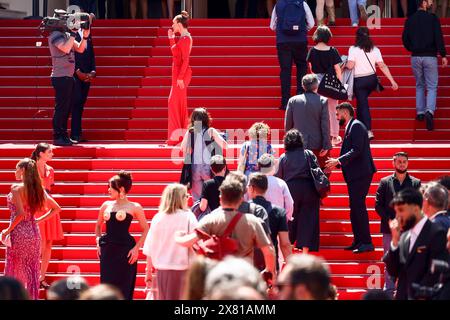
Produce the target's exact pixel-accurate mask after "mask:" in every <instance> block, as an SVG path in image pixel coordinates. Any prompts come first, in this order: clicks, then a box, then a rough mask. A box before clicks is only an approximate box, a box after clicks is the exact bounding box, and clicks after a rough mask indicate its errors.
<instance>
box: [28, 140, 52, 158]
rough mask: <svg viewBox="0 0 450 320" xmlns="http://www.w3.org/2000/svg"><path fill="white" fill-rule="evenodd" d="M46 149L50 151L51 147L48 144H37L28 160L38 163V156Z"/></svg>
mask: <svg viewBox="0 0 450 320" xmlns="http://www.w3.org/2000/svg"><path fill="white" fill-rule="evenodd" d="M48 149H51V146H50V145H49V144H48V143H45V142H41V143H39V144H38V145H37V146H36V148H35V149H34V150H33V152H32V153H31V156H30V158H31V159H32V160H34V161H38V160H39V158H40V156H39V155H40V154H41V152H45V151H47V150H48Z"/></svg>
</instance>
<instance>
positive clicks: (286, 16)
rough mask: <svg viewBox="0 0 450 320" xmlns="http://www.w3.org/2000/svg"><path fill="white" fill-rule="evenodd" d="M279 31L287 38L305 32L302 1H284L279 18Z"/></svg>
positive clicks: (304, 14)
mask: <svg viewBox="0 0 450 320" xmlns="http://www.w3.org/2000/svg"><path fill="white" fill-rule="evenodd" d="M278 19H280V20H281V23H280V29H281V31H282V32H283V33H284V34H286V35H288V36H295V35H298V34H299V33H301V32H304V31H306V13H305V8H304V7H303V0H295V1H286V5H285V6H284V8H283V12H282V15H281V17H278Z"/></svg>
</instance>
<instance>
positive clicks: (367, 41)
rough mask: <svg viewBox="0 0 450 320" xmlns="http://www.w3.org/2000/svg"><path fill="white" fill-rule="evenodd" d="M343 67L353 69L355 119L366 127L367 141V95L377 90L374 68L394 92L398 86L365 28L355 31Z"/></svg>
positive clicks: (368, 119)
mask: <svg viewBox="0 0 450 320" xmlns="http://www.w3.org/2000/svg"><path fill="white" fill-rule="evenodd" d="M345 67H346V68H348V69H353V68H354V69H355V73H354V74H355V76H354V85H353V92H354V95H355V97H356V103H357V104H356V105H357V119H358V120H360V121H361V122H362V123H364V125H365V126H366V127H367V130H368V131H369V132H368V135H369V139H373V138H374V135H373V133H372V123H371V122H372V119H371V117H370V110H369V95H370V94H371V93H372V91H374V90H375V89H376V88H377V83H378V78H377V75H376V72H375V70H376V69H375V67H378V68H380V69H381V71H382V72H383V74H384V75H385V76H386V77H387V78H388V79H389V81H390V82H391V85H392V89H393V90H394V91H395V90H398V85H397V83H396V82H395V80H394V78H393V77H392V75H391V72H390V71H389V68H388V66H387V65H386V64H385V63H384V62H383V57H382V56H381V52H380V49H378V48H377V47H376V46H375V45H374V44H373V42H372V39H371V38H370V36H369V29H368V28H367V27H359V28H358V30H357V31H356V41H355V45H354V46H352V47H350V49H349V50H348V61H347V63H346V65H345Z"/></svg>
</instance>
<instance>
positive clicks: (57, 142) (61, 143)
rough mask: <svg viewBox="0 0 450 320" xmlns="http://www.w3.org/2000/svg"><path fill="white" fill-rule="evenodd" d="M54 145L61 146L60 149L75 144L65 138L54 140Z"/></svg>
mask: <svg viewBox="0 0 450 320" xmlns="http://www.w3.org/2000/svg"><path fill="white" fill-rule="evenodd" d="M53 144H54V145H55V146H60V147H70V146H71V145H72V144H73V143H72V142H71V141H70V140H69V138H67V139H65V138H62V137H60V138H57V139H54V140H53Z"/></svg>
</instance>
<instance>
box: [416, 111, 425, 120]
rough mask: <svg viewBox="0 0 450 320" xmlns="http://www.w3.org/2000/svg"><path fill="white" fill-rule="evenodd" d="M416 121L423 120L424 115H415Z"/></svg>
mask: <svg viewBox="0 0 450 320" xmlns="http://www.w3.org/2000/svg"><path fill="white" fill-rule="evenodd" d="M416 120H417V121H423V120H425V115H424V114H423V113H420V114H418V115H416Z"/></svg>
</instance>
